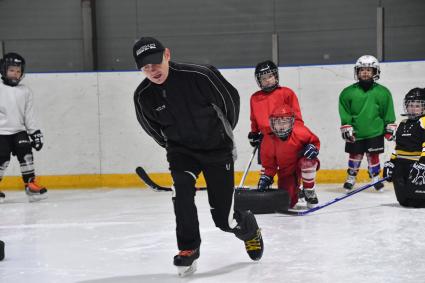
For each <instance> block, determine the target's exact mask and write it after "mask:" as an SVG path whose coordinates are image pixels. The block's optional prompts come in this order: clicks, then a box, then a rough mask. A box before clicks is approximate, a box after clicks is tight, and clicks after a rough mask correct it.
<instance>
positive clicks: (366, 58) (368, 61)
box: [354, 55, 381, 81]
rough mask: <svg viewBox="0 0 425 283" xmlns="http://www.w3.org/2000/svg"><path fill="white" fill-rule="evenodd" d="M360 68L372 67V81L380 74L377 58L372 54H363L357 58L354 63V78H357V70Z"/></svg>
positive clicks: (377, 78)
mask: <svg viewBox="0 0 425 283" xmlns="http://www.w3.org/2000/svg"><path fill="white" fill-rule="evenodd" d="M360 68H373V77H372V79H373V80H374V81H377V80H379V77H380V75H381V69H380V67H379V62H378V59H376V58H375V57H373V56H372V55H363V56H361V57H360V58H359V59H357V62H356V64H355V65H354V79H355V80H357V81H358V80H359V70H360Z"/></svg>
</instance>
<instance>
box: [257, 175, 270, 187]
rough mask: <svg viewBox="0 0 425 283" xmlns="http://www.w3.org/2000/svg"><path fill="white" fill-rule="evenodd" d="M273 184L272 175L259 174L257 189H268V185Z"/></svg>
mask: <svg viewBox="0 0 425 283" xmlns="http://www.w3.org/2000/svg"><path fill="white" fill-rule="evenodd" d="M272 184H273V177H270V176H267V175H264V174H263V175H261V177H260V180H258V190H259V191H266V190H268V189H270V186H271V185H272Z"/></svg>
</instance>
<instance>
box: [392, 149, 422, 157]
mask: <svg viewBox="0 0 425 283" xmlns="http://www.w3.org/2000/svg"><path fill="white" fill-rule="evenodd" d="M395 153H396V154H397V155H399V154H401V155H407V156H415V155H417V156H420V155H421V153H422V151H405V150H400V149H397V150H396V151H395Z"/></svg>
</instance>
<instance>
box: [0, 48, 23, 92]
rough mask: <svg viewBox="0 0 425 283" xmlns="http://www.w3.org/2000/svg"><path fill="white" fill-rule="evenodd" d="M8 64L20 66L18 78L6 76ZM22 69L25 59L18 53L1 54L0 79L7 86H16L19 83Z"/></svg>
mask: <svg viewBox="0 0 425 283" xmlns="http://www.w3.org/2000/svg"><path fill="white" fill-rule="evenodd" d="M10 66H17V67H21V72H22V74H21V77H20V78H19V79H17V78H8V76H7V71H8V69H9V67H10ZM24 70H25V59H24V58H23V57H22V56H21V55H19V54H18V53H13V52H11V53H7V54H5V55H4V56H3V58H2V59H1V60H0V73H1V79H2V80H3V82H4V83H5V84H7V85H9V86H16V85H18V84H19V82H20V81H21V80H22V79H23V77H24Z"/></svg>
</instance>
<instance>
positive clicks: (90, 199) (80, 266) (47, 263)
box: [0, 184, 425, 283]
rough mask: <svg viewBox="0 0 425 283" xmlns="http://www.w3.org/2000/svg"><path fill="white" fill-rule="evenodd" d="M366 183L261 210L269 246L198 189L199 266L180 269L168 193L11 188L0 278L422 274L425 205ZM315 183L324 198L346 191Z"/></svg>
mask: <svg viewBox="0 0 425 283" xmlns="http://www.w3.org/2000/svg"><path fill="white" fill-rule="evenodd" d="M385 189H386V191H385V192H384V193H377V192H375V191H374V190H373V189H368V190H365V191H362V192H360V193H358V194H355V195H353V196H351V197H349V198H346V199H344V200H342V201H340V202H337V203H335V204H333V205H331V206H328V207H326V208H323V209H321V210H318V211H316V212H313V213H311V214H309V215H306V216H289V215H282V214H267V215H258V216H257V221H258V223H259V225H260V227H261V228H262V232H263V237H264V243H265V251H264V255H263V258H262V260H261V261H260V262H252V261H251V260H250V259H249V257H248V255H247V254H246V252H245V249H244V245H243V243H242V242H241V241H240V240H238V239H237V238H236V237H234V236H233V235H232V234H229V233H225V232H222V231H220V230H219V229H217V228H215V226H214V224H213V222H212V219H211V216H210V213H209V206H208V202H207V194H206V192H198V193H197V206H198V213H199V219H200V227H201V236H202V240H203V242H202V245H201V256H200V258H199V260H198V271H197V272H196V273H195V274H194V275H193V276H191V277H186V278H179V277H178V276H177V272H176V268H175V267H174V266H173V265H172V258H173V256H174V255H175V254H176V252H177V247H176V240H175V232H174V227H175V224H174V214H173V212H172V203H171V194H170V193H168V192H162V193H157V192H153V191H151V190H148V189H116V190H107V189H95V190H63V191H62V190H51V191H49V199H47V200H45V201H42V202H39V203H28V201H27V199H26V196H25V195H24V192H23V191H22V192H6V195H7V199H6V202H5V203H3V204H0V219H1V222H0V239H1V240H3V241H4V242H5V243H6V258H5V260H4V261H2V262H0V282H2V283H6V282H7V283H9V282H10V283H19V282H26V283H27V282H43V283H50V282H60V283H66V282H93V283H94V282H120V283H128V282H215V283H216V282H220V283H224V282H267V283H271V282H403V283H404V282H425V240H424V239H425V238H424V236H425V209H407V208H402V207H400V206H399V205H398V203H397V201H396V199H395V196H394V191H393V190H392V187H391V185H388V184H387V185H386V188H385ZM342 193H343V192H342V189H338V188H337V185H334V184H332V185H323V184H322V185H319V188H318V196H319V201H320V202H321V203H324V202H326V201H329V200H331V199H334V198H336V197H337V196H339V195H341V194H342Z"/></svg>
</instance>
